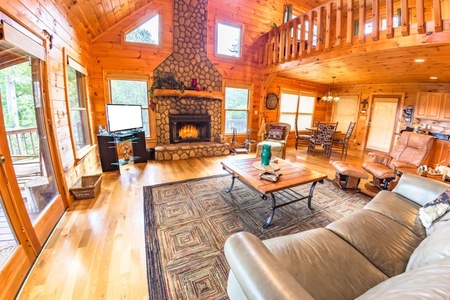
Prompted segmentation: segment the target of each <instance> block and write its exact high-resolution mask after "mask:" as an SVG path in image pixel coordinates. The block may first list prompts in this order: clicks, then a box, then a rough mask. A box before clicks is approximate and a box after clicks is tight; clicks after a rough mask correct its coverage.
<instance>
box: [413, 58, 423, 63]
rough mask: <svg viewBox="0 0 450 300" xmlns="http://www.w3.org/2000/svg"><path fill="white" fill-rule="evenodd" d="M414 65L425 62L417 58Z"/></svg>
mask: <svg viewBox="0 0 450 300" xmlns="http://www.w3.org/2000/svg"><path fill="white" fill-rule="evenodd" d="M414 61H415V62H416V63H423V62H424V61H425V59H423V58H418V59H415V60H414Z"/></svg>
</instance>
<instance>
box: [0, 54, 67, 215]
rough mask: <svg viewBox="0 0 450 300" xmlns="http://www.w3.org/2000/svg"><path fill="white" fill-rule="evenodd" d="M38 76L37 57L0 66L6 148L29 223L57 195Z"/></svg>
mask: <svg viewBox="0 0 450 300" xmlns="http://www.w3.org/2000/svg"><path fill="white" fill-rule="evenodd" d="M39 78H40V75H39V60H37V59H30V61H25V62H21V63H19V64H15V65H12V66H8V67H6V68H4V69H1V70H0V92H1V94H2V95H5V96H4V97H3V99H2V108H3V115H4V118H3V119H4V120H3V122H4V125H5V128H6V136H7V142H8V148H9V152H10V155H11V158H12V160H13V166H14V171H15V174H16V179H17V182H18V184H19V187H20V191H21V194H22V198H23V201H24V204H25V207H26V209H27V212H28V215H29V217H30V220H31V221H32V223H35V222H36V221H37V220H38V219H39V218H40V216H41V215H42V213H43V212H44V211H45V209H46V207H47V206H48V205H49V204H50V203H51V202H52V201H53V200H54V199H55V198H56V197H57V196H58V195H59V192H58V189H57V184H56V181H55V176H54V172H53V167H52V163H51V160H50V151H49V146H48V141H47V135H46V130H45V123H44V112H43V106H42V99H41V96H40V95H41V92H40V84H39V83H40V79H39Z"/></svg>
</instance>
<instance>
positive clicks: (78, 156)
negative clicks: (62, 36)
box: [57, 48, 95, 164]
mask: <svg viewBox="0 0 450 300" xmlns="http://www.w3.org/2000/svg"><path fill="white" fill-rule="evenodd" d="M63 63H64V88H65V93H66V95H65V102H66V115H67V125H68V126H69V131H70V143H71V145H72V153H73V157H74V160H75V163H76V164H77V163H78V162H79V161H81V160H83V159H84V157H85V156H86V155H88V154H89V153H90V152H91V151H92V150H93V149H95V145H94V144H93V140H94V139H93V133H92V126H91V117H90V116H91V106H90V101H89V100H90V98H89V93H88V83H87V75H88V72H87V69H86V68H85V67H84V66H82V65H81V64H80V63H78V62H77V61H76V60H75V59H73V58H72V57H70V56H69V55H68V54H67V51H66V48H63ZM69 66H70V67H71V68H73V69H74V70H75V71H77V72H79V73H81V74H82V75H83V77H84V78H83V83H82V84H83V86H82V87H81V88H82V89H83V91H84V95H82V96H84V97H85V99H82V101H84V109H85V111H86V123H87V124H86V126H87V127H88V136H87V139H88V144H87V145H86V146H84V147H83V148H81V149H80V150H79V151H77V149H76V143H75V138H74V132H73V128H72V119H71V118H72V117H71V107H70V100H69V88H68V86H69V74H68V69H67V68H68V67H69ZM62 116H64V112H62ZM57 117H58V118H59V119H60V118H61V114H60V112H59V111H57Z"/></svg>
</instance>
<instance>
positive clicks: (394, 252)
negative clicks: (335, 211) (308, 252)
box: [326, 209, 422, 277]
mask: <svg viewBox="0 0 450 300" xmlns="http://www.w3.org/2000/svg"><path fill="white" fill-rule="evenodd" d="M326 228H327V229H330V230H331V231H333V232H334V233H335V234H337V235H338V236H340V237H341V238H342V239H344V240H346V241H347V242H348V243H349V244H350V245H352V246H353V247H354V248H355V249H356V250H358V251H359V252H360V253H361V254H362V255H364V256H365V257H366V258H367V259H368V260H369V261H370V262H371V263H372V264H374V265H375V266H376V267H377V268H378V269H380V270H381V271H382V272H383V273H384V274H386V275H387V276H389V277H392V276H395V275H398V274H401V273H403V272H404V271H405V269H406V264H407V263H408V259H409V257H410V256H411V254H412V253H413V251H414V249H416V247H417V246H418V245H419V244H420V242H421V241H422V239H421V238H419V237H418V236H417V235H415V234H414V233H413V232H412V231H410V230H409V229H407V228H406V227H405V226H403V225H401V224H399V223H397V222H396V221H394V220H392V219H390V218H388V217H386V216H384V215H382V214H380V213H378V212H375V211H372V210H370V209H362V210H360V211H357V212H355V213H352V214H351V215H349V216H347V217H345V218H343V219H340V220H337V221H335V222H333V223H331V224H329V225H328V226H327V227H326Z"/></svg>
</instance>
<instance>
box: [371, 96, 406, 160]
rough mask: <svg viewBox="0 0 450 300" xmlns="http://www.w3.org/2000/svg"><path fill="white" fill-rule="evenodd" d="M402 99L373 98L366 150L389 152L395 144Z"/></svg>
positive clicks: (391, 97)
mask: <svg viewBox="0 0 450 300" xmlns="http://www.w3.org/2000/svg"><path fill="white" fill-rule="evenodd" d="M399 103H400V97H397V96H377V95H375V96H373V99H372V110H371V116H370V120H369V134H368V138H367V143H366V149H368V150H376V151H381V152H389V151H390V150H391V148H392V145H393V142H394V133H395V130H396V119H397V118H396V116H397V114H398V108H399Z"/></svg>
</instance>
